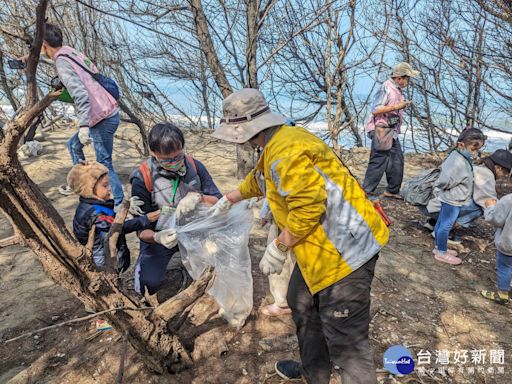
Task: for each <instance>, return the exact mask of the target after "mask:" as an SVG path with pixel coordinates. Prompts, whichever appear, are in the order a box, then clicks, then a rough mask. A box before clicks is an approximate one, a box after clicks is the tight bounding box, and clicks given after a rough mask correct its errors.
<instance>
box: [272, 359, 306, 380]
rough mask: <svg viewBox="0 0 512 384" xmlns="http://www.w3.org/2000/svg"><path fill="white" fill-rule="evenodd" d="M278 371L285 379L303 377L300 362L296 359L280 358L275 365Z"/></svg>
mask: <svg viewBox="0 0 512 384" xmlns="http://www.w3.org/2000/svg"><path fill="white" fill-rule="evenodd" d="M275 370H276V373H277V374H278V375H279V376H280V377H281V378H283V379H285V380H291V379H298V378H300V377H302V374H301V373H300V363H299V362H298V361H294V360H279V361H278V362H277V363H276V365H275Z"/></svg>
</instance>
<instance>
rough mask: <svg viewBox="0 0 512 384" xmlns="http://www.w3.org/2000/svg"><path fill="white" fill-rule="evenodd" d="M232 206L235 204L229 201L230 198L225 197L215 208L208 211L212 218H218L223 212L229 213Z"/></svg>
mask: <svg viewBox="0 0 512 384" xmlns="http://www.w3.org/2000/svg"><path fill="white" fill-rule="evenodd" d="M232 205H233V203H232V202H231V201H229V200H228V198H227V197H226V196H225V195H224V196H222V198H221V199H220V200H219V201H217V202H216V203H215V205H214V206H213V207H211V208H210V209H209V210H208V213H209V214H210V215H212V216H216V215H218V214H220V213H222V212H226V211H228V210H229V209H230V208H231V206H232Z"/></svg>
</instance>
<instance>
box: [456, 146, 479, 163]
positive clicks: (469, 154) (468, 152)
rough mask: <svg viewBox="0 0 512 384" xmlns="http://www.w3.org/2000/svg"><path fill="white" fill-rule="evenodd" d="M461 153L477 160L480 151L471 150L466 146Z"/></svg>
mask: <svg viewBox="0 0 512 384" xmlns="http://www.w3.org/2000/svg"><path fill="white" fill-rule="evenodd" d="M460 153H462V154H463V155H464V156H465V157H467V158H468V159H472V160H476V159H477V158H478V151H475V152H473V151H469V150H468V149H467V148H464V149H463V150H461V151H460Z"/></svg>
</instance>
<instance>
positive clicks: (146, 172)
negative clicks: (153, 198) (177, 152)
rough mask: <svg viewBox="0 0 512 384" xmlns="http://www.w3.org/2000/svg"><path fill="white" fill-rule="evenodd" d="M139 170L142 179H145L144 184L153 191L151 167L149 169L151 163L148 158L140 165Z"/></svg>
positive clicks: (149, 190)
mask: <svg viewBox="0 0 512 384" xmlns="http://www.w3.org/2000/svg"><path fill="white" fill-rule="evenodd" d="M139 171H140V174H141V175H142V179H143V180H144V185H145V187H146V189H147V190H148V192H153V179H152V178H151V169H149V164H148V161H147V159H146V160H144V161H143V162H142V164H141V165H139Z"/></svg>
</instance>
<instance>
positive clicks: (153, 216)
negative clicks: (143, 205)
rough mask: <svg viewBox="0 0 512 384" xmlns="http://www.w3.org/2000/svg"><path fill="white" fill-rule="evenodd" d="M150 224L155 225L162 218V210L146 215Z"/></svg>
mask: <svg viewBox="0 0 512 384" xmlns="http://www.w3.org/2000/svg"><path fill="white" fill-rule="evenodd" d="M146 216H147V217H148V220H149V222H150V223H154V222H155V221H157V220H158V218H159V217H160V210H158V211H154V212H149V213H148V214H146Z"/></svg>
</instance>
